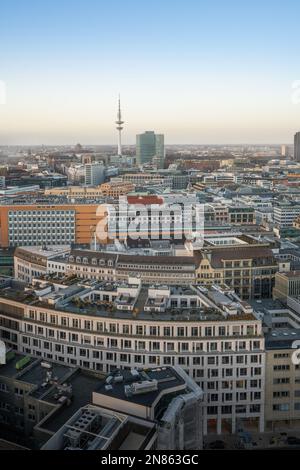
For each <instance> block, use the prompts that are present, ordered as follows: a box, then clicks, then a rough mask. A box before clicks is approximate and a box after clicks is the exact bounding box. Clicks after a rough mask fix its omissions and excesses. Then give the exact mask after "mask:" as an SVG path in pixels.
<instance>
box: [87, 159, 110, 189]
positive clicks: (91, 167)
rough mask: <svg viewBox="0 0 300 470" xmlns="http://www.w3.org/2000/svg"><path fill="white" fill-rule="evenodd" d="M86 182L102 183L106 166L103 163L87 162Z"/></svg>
mask: <svg viewBox="0 0 300 470" xmlns="http://www.w3.org/2000/svg"><path fill="white" fill-rule="evenodd" d="M84 171H85V184H86V185H87V186H96V185H97V184H101V183H103V181H104V178H105V166H104V165H103V163H97V162H96V163H87V164H86V165H84Z"/></svg>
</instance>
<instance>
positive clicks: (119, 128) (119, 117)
mask: <svg viewBox="0 0 300 470" xmlns="http://www.w3.org/2000/svg"><path fill="white" fill-rule="evenodd" d="M116 124H117V131H118V155H119V156H120V157H121V156H122V140H121V133H122V130H123V124H124V121H122V114H121V98H120V94H119V100H118V114H117V120H116Z"/></svg>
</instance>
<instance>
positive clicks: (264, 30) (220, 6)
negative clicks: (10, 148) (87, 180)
mask: <svg viewBox="0 0 300 470" xmlns="http://www.w3.org/2000/svg"><path fill="white" fill-rule="evenodd" d="M270 13H272V14H270ZM299 13H300V4H298V3H297V2H296V0H288V1H287V2H285V3H284V4H283V3H282V2H279V1H270V0H266V1H265V2H263V3H262V2H258V1H257V0H254V1H253V2H251V3H249V4H247V5H244V4H241V3H240V2H238V1H236V0H229V1H228V2H222V1H221V0H217V1H216V2H214V4H213V5H212V4H211V2H208V1H196V0H187V1H185V2H182V1H180V0H173V1H170V0H165V1H164V2H163V3H162V2H158V1H157V0H154V1H152V2H151V4H149V3H147V4H146V3H144V2H139V1H137V0H129V1H127V2H121V1H120V0H116V1H115V2H113V4H107V2H104V1H96V0H87V1H86V2H82V1H78V0H74V1H71V0H62V1H58V0H52V1H51V2H50V1H49V0H46V1H44V2H39V1H38V0H30V1H26V2H22V3H21V2H17V0H12V1H10V2H5V4H4V5H2V6H1V18H0V53H1V68H0V81H3V82H5V84H6V92H7V93H6V104H2V105H1V104H0V145H42V144H44V145H64V144H65V143H66V142H73V143H74V145H75V143H76V142H80V143H83V144H84V143H85V142H88V143H89V144H90V145H114V143H115V144H116V142H117V133H116V130H115V120H116V112H117V99H118V93H121V102H122V113H123V118H124V121H125V124H124V131H123V134H122V138H123V143H124V144H125V145H134V142H135V135H136V134H138V133H141V132H143V131H145V130H148V129H151V130H154V131H156V132H159V133H163V134H165V140H166V144H167V145H188V144H192V145H217V144H218V145H254V144H257V145H271V144H274V145H280V144H281V143H282V142H292V138H293V134H294V133H295V132H296V131H297V130H299V129H300V100H299V103H298V101H297V102H296V103H295V100H294V99H293V93H295V89H293V88H292V86H293V83H295V82H296V81H297V80H300V64H299V61H298V60H297V58H298V57H299V49H300V41H299V32H298V31H299V27H298V17H299ZM298 86H299V88H300V85H297V84H296V88H297V89H298ZM107 142H110V144H107ZM182 142H186V144H182ZM207 142H212V143H211V144H207ZM244 142H246V144H245V143H244ZM265 142H269V144H265ZM66 145H67V144H66ZM287 145H288V144H287Z"/></svg>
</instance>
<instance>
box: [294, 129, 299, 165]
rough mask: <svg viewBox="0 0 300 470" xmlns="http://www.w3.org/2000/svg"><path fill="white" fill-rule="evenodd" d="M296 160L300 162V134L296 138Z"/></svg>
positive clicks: (297, 133)
mask: <svg viewBox="0 0 300 470" xmlns="http://www.w3.org/2000/svg"><path fill="white" fill-rule="evenodd" d="M294 160H295V161H296V162H300V132H296V134H295V136H294Z"/></svg>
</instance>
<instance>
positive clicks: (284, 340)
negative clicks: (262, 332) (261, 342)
mask: <svg viewBox="0 0 300 470" xmlns="http://www.w3.org/2000/svg"><path fill="white" fill-rule="evenodd" d="M299 340H300V330H299V329H293V328H285V329H282V330H272V331H270V332H269V333H267V334H266V336H265V347H266V350H272V349H296V348H297V346H295V348H293V343H294V341H299Z"/></svg>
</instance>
